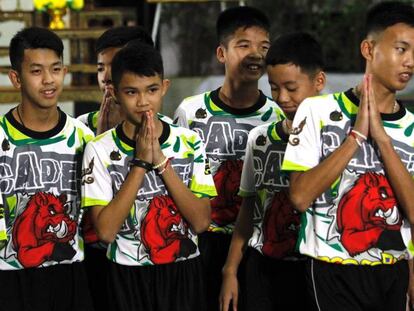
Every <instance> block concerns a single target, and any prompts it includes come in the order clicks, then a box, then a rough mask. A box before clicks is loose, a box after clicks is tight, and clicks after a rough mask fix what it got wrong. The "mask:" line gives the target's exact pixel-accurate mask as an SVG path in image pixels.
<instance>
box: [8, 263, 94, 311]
mask: <svg viewBox="0 0 414 311" xmlns="http://www.w3.org/2000/svg"><path fill="white" fill-rule="evenodd" d="M0 284H1V290H0V310H7V311H52V310H53V311H55V310H56V311H92V310H93V307H92V302H91V299H90V295H89V290H88V284H87V280H86V274H85V270H84V267H83V264H82V263H79V262H78V263H73V264H58V265H54V266H51V267H46V268H30V269H22V270H2V271H0Z"/></svg>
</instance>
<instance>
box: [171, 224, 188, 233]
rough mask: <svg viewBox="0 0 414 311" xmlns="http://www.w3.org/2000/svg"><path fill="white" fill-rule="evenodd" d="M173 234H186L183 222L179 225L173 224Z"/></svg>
mask: <svg viewBox="0 0 414 311" xmlns="http://www.w3.org/2000/svg"><path fill="white" fill-rule="evenodd" d="M170 231H171V232H177V233H181V234H185V228H184V225H183V223H182V222H180V223H179V224H178V225H176V224H173V225H172V226H171V229H170Z"/></svg>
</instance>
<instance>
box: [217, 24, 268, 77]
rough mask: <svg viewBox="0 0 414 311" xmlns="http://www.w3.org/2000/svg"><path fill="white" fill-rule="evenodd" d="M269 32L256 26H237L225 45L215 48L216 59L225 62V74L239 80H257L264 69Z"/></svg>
mask: <svg viewBox="0 0 414 311" xmlns="http://www.w3.org/2000/svg"><path fill="white" fill-rule="evenodd" d="M269 46H270V42H269V33H268V32H267V31H266V30H264V29H262V28H260V27H257V26H253V27H248V28H239V29H237V30H236V31H235V33H234V34H233V35H232V36H231V37H230V38H229V40H228V42H227V44H226V45H223V44H222V45H220V46H219V47H218V48H217V59H218V60H219V61H220V62H221V63H223V64H225V67H226V75H227V76H230V77H232V78H233V79H236V80H240V81H246V82H248V81H257V80H259V79H260V77H261V76H262V75H263V73H264V71H265V62H264V60H265V56H266V53H267V51H268V50H269Z"/></svg>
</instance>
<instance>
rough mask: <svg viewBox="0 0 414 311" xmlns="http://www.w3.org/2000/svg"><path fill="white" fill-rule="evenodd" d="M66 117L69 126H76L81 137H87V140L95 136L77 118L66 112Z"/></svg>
mask: <svg viewBox="0 0 414 311" xmlns="http://www.w3.org/2000/svg"><path fill="white" fill-rule="evenodd" d="M66 118H67V122H68V124H69V126H73V127H74V128H76V130H77V131H78V135H80V136H82V137H88V141H89V140H91V139H92V138H93V137H94V136H95V135H94V133H93V132H92V130H91V129H90V128H89V127H88V126H86V125H85V124H84V123H83V122H82V121H81V120H79V119H78V118H76V119H75V118H73V117H72V116H70V115H68V114H66Z"/></svg>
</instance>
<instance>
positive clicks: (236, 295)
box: [233, 293, 239, 311]
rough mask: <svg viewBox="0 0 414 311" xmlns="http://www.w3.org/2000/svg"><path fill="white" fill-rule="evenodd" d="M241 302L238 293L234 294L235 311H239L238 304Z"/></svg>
mask: <svg viewBox="0 0 414 311" xmlns="http://www.w3.org/2000/svg"><path fill="white" fill-rule="evenodd" d="M238 301H239V296H238V294H237V293H234V294H233V311H237V302H238Z"/></svg>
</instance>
